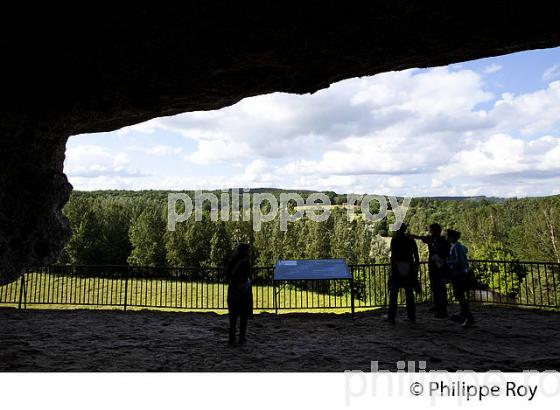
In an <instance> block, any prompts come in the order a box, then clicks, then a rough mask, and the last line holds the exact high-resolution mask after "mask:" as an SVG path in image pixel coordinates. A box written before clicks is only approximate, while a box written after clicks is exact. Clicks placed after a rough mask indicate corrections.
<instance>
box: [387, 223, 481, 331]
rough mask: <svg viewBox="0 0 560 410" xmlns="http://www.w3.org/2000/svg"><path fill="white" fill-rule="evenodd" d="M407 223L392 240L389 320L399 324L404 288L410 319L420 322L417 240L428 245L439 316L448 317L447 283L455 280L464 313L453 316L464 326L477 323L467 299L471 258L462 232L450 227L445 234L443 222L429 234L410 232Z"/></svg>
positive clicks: (436, 307)
mask: <svg viewBox="0 0 560 410" xmlns="http://www.w3.org/2000/svg"><path fill="white" fill-rule="evenodd" d="M406 231H407V226H406V225H405V224H404V223H403V224H402V225H401V226H400V228H399V229H398V230H397V231H396V234H395V236H394V237H393V238H392V239H391V273H390V275H389V310H388V314H387V320H388V321H389V322H390V323H395V317H396V313H397V299H398V294H399V290H400V289H404V290H405V295H406V310H407V315H408V319H409V320H410V321H411V322H416V306H415V302H414V300H415V299H414V292H415V291H416V292H420V291H421V287H420V281H419V279H418V273H419V268H420V258H419V256H418V246H417V245H416V240H420V241H422V242H424V243H425V244H427V245H428V250H429V260H428V274H429V276H430V286H431V291H432V298H433V313H434V317H435V318H438V319H445V318H447V316H448V315H447V283H451V285H452V287H453V294H454V296H455V299H456V300H457V302H459V305H460V307H461V311H460V313H456V314H454V315H453V319H455V320H457V321H460V322H461V323H462V325H463V327H470V326H472V325H473V324H474V318H473V315H472V312H471V310H470V307H469V302H468V299H467V290H468V289H469V288H470V283H469V281H470V276H469V260H468V251H467V248H466V247H465V246H464V245H463V244H462V243H461V242H459V239H460V238H461V233H460V232H459V231H456V230H454V229H447V230H446V232H445V235H443V229H442V227H441V225H439V224H437V223H434V224H432V225H430V226H429V232H430V234H429V235H426V236H421V235H413V234H407V232H406Z"/></svg>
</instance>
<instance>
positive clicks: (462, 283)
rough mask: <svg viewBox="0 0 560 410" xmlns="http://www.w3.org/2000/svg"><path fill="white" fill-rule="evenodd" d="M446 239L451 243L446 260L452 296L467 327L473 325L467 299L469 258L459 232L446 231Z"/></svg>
mask: <svg viewBox="0 0 560 410" xmlns="http://www.w3.org/2000/svg"><path fill="white" fill-rule="evenodd" d="M447 238H448V239H449V241H450V242H451V251H450V253H449V258H448V259H447V262H448V265H449V271H450V274H451V283H452V284H453V294H454V295H455V299H457V301H458V302H459V305H460V306H461V316H462V317H463V319H464V322H463V326H464V327H469V326H472V325H473V324H474V319H473V315H472V313H471V310H470V307H469V301H468V299H467V295H466V293H467V291H468V272H469V258H468V251H467V248H466V247H465V245H463V244H462V243H461V242H459V239H460V238H461V232H458V231H455V230H453V229H448V230H447Z"/></svg>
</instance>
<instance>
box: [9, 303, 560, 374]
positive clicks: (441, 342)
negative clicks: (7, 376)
mask: <svg viewBox="0 0 560 410" xmlns="http://www.w3.org/2000/svg"><path fill="white" fill-rule="evenodd" d="M383 313H384V312H383V311H382V310H378V311H373V312H361V313H357V314H356V315H355V316H354V317H352V316H350V315H347V314H343V315H337V314H285V315H280V316H278V317H277V316H275V315H272V314H260V315H256V316H255V319H254V320H252V321H251V322H249V331H248V339H249V340H248V343H247V344H245V345H241V346H235V347H230V346H229V345H228V344H227V343H226V340H227V316H225V315H218V314H214V313H190V312H189V313H174V312H158V311H134V312H121V311H95V310H64V311H62V310H58V311H57V310H44V311H41V310H28V311H18V310H15V309H9V308H3V309H0V323H1V327H0V328H1V331H0V370H1V371H40V372H43V371H65V372H71V371H126V372H128V371H134V372H143V371H173V372H175V371H180V372H183V371H189V372H191V371H195V372H202V371H213V372H239V371H252V372H258V371H269V372H277V371H282V372H292V371H294V372H302V371H306V372H340V371H344V370H369V369H370V368H371V361H378V362H379V367H380V368H381V369H389V370H396V362H397V361H400V360H407V361H412V360H413V361H426V362H427V369H441V370H458V369H460V370H467V369H468V370H477V371H484V370H502V371H521V370H528V369H531V370H533V369H534V370H545V369H555V370H560V313H559V312H543V311H537V310H528V309H514V308H498V307H483V308H475V309H474V314H475V316H476V318H477V325H476V326H475V327H473V328H470V329H463V328H462V327H461V326H460V325H459V324H457V323H455V322H453V321H451V320H441V319H440V320H436V319H432V318H431V315H430V314H429V312H428V310H427V307H426V306H419V307H418V323H417V324H411V323H409V322H408V321H407V320H405V319H404V318H403V317H404V316H405V315H404V313H402V312H400V318H399V319H400V320H398V321H397V324H396V325H391V324H389V323H386V322H385V321H384V320H383Z"/></svg>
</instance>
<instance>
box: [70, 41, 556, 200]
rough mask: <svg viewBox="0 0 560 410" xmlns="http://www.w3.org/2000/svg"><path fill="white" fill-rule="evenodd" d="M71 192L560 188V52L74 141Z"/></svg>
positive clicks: (403, 74)
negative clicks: (237, 188) (225, 189)
mask: <svg viewBox="0 0 560 410" xmlns="http://www.w3.org/2000/svg"><path fill="white" fill-rule="evenodd" d="M65 171H66V173H67V174H68V177H69V179H70V182H71V183H72V184H73V185H74V188H75V189H79V190H93V189H170V190H171V189H195V188H196V189H219V188H228V187H281V188H287V189H297V188H299V189H311V190H334V191H337V192H355V193H379V194H398V195H407V196H408V195H410V196H423V195H431V196H435V195H488V196H532V195H551V194H559V193H560V48H556V49H548V50H538V51H530V52H524V53H516V54H511V55H507V56H502V57H495V58H489V59H482V60H476V61H470V62H466V63H462V64H454V65H451V66H447V67H437V68H431V69H411V70H406V71H400V72H390V73H384V74H379V75H376V76H372V77H362V78H354V79H350V80H345V81H341V82H339V83H336V84H332V85H331V86H330V87H329V88H327V89H324V90H321V91H319V92H317V93H315V94H307V95H294V94H284V93H274V94H268V95H262V96H258V97H253V98H247V99H245V100H242V101H241V102H239V103H238V104H235V105H233V106H231V107H226V108H223V109H221V110H217V111H206V112H193V113H186V114H181V115H177V116H174V117H164V118H157V119H154V120H151V121H148V122H145V123H142V124H137V125H134V126H131V127H127V128H123V129H121V130H118V131H114V132H108V133H98V134H84V135H76V136H73V137H71V138H70V140H69V142H68V146H67V152H66V162H65Z"/></svg>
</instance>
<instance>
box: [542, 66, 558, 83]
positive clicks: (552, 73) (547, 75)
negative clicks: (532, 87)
mask: <svg viewBox="0 0 560 410" xmlns="http://www.w3.org/2000/svg"><path fill="white" fill-rule="evenodd" d="M558 77H560V64H554V65H553V66H552V67H548V68H547V69H546V70H545V71H544V73H543V75H542V79H543V81H550V80H554V79H555V78H558Z"/></svg>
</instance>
